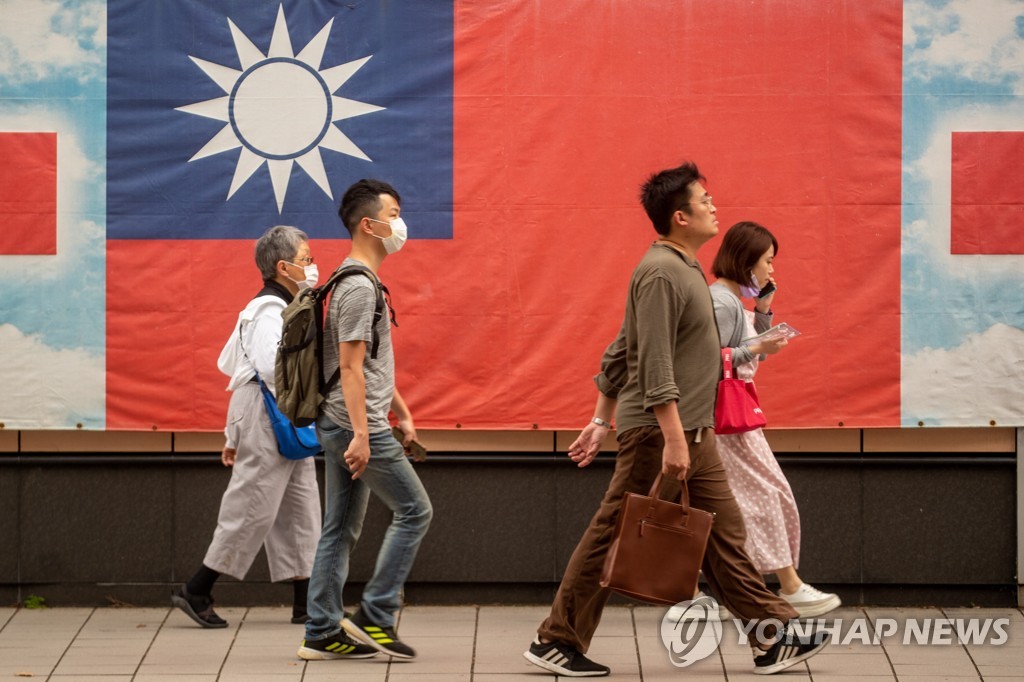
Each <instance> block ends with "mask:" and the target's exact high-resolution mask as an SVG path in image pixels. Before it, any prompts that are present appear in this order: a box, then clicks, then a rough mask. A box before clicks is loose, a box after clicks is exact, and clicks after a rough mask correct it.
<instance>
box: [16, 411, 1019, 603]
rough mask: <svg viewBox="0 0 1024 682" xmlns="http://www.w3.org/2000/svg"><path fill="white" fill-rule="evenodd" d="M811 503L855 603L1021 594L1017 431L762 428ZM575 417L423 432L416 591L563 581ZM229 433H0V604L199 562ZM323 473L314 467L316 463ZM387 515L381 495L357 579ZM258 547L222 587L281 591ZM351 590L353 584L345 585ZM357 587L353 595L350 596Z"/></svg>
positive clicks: (510, 594)
mask: <svg viewBox="0 0 1024 682" xmlns="http://www.w3.org/2000/svg"><path fill="white" fill-rule="evenodd" d="M768 434H769V439H770V441H771V442H772V446H773V449H775V451H776V453H777V455H778V456H779V459H780V461H781V462H782V465H783V468H784V470H785V471H786V475H787V476H788V477H789V479H790V482H791V484H792V486H793V489H794V492H795V494H796V497H797V501H798V502H799V504H800V509H801V517H802V525H803V542H802V561H801V566H800V572H801V575H802V576H803V577H804V578H805V579H806V580H807V581H808V582H812V583H814V584H815V585H817V586H819V587H828V588H831V589H834V590H836V591H838V592H839V593H840V595H841V596H842V597H843V599H844V602H846V603H848V604H905V605H910V604H939V605H969V604H984V605H1010V604H1014V603H1016V602H1017V600H1018V598H1019V595H1018V592H1019V589H1020V588H1019V586H1020V583H1019V579H1018V569H1017V567H1018V565H1019V563H1020V562H1021V561H1022V559H1021V557H1020V553H1021V549H1020V546H1021V542H1020V539H1019V527H1020V526H1021V525H1022V523H1024V522H1022V521H1021V518H1022V517H1021V515H1022V514H1024V511H1022V509H1024V506H1022V505H1020V502H1019V491H1020V489H1021V483H1020V481H1019V473H1018V468H1017V453H1018V451H1019V439H1020V438H1019V436H1018V434H1017V433H1016V431H1015V430H1014V429H995V428H993V429H928V430H925V429H915V430H898V429H893V430H863V431H861V430H855V429H851V430H821V431H816V430H808V431H778V430H776V431H769V432H768ZM573 435H574V434H571V433H554V432H540V431H533V432H499V433H485V432H470V433H460V432H456V431H451V432H425V433H423V434H422V438H423V440H424V441H425V442H426V444H427V446H428V447H429V448H430V450H431V456H430V459H429V460H428V461H427V462H425V463H422V464H417V467H418V469H419V471H420V474H421V477H422V478H423V480H424V483H425V485H426V486H427V489H428V490H429V491H430V494H431V498H432V500H433V502H434V506H435V521H434V525H433V527H432V529H431V532H430V534H429V535H428V537H427V540H426V541H425V543H424V546H423V548H422V550H421V554H420V557H419V559H418V561H417V563H416V567H415V569H414V571H413V574H412V576H411V579H410V582H409V585H408V588H407V598H408V600H409V601H411V602H420V603H428V602H429V603H493V602H509V603H534V602H545V601H548V600H549V599H550V597H551V595H552V594H553V590H554V588H555V587H556V585H557V582H558V580H559V578H560V577H561V574H562V571H563V569H564V566H565V562H566V560H567V559H568V556H569V554H570V552H571V551H572V548H573V546H574V545H575V542H576V540H577V539H578V538H579V535H580V533H581V532H582V530H583V528H584V527H585V526H586V524H587V522H588V521H589V518H590V516H591V514H592V513H593V511H594V510H595V508H596V505H597V502H598V501H599V500H600V497H601V494H602V492H603V490H604V487H605V485H606V483H607V481H608V478H609V476H610V474H611V470H612V466H613V464H614V459H613V453H612V452H611V451H610V450H611V447H612V444H611V442H609V444H608V447H609V452H608V453H607V454H603V455H602V457H600V458H599V459H598V460H597V461H596V462H595V464H594V465H592V466H591V467H589V468H587V469H583V470H579V469H577V468H576V467H575V466H573V465H572V463H571V462H569V461H568V460H567V459H566V458H565V457H564V455H562V454H559V453H562V452H564V451H565V448H566V446H567V445H568V443H569V442H571V440H572V438H573ZM220 444H221V437H220V435H219V434H194V433H193V434H167V433H110V432H106V433H95V432H75V433H66V432H24V433H16V432H0V604H13V603H15V602H18V601H21V600H23V599H24V598H25V597H26V596H27V595H29V594H37V595H41V596H43V597H45V598H46V599H47V603H49V604H54V605H63V604H95V603H101V604H102V603H121V602H123V603H131V604H140V605H141V604H163V603H165V602H166V601H167V595H168V594H169V592H170V589H171V587H172V586H173V585H174V584H175V583H178V582H181V581H184V580H186V579H187V578H188V577H189V576H190V575H191V574H192V573H193V572H194V571H195V569H196V568H197V567H198V565H199V562H201V560H202V557H203V554H204V552H205V549H206V545H207V543H208V542H209V540H210V537H211V534H212V532H213V527H214V524H215V522H216V514H217V508H218V505H219V503H220V495H221V493H222V492H223V490H224V486H225V484H226V482H227V479H228V477H229V475H230V472H229V471H228V470H226V469H225V468H224V467H222V466H221V465H220V464H219V460H218V458H217V455H216V452H217V450H218V448H219V446H220ZM321 480H322V476H321ZM386 524H387V513H386V510H384V509H383V508H382V507H381V506H380V505H378V504H375V503H374V504H372V506H371V510H370V514H369V515H368V518H367V523H366V528H365V531H364V535H363V540H362V542H361V543H360V545H359V547H358V548H357V551H356V553H355V555H354V557H353V565H352V581H353V590H357V589H358V583H359V582H360V581H364V580H365V579H366V578H367V577H368V576H369V574H370V571H371V570H372V565H373V560H374V555H375V551H376V548H377V546H378V545H379V541H380V538H381V537H382V535H383V531H384V528H385V527H386ZM268 580H269V578H268V573H267V569H266V565H265V560H264V559H263V558H262V556H261V557H260V558H258V559H257V561H256V564H255V565H254V567H253V570H252V571H251V572H250V575H249V576H248V578H247V580H246V581H245V582H243V583H238V582H235V581H232V580H223V581H222V582H221V584H219V586H218V589H217V597H218V600H219V601H220V602H221V603H225V604H231V603H246V604H254V603H269V604H273V603H285V602H287V601H288V600H289V599H290V589H289V588H288V587H287V586H282V585H272V584H269V582H268ZM352 594H353V595H354V594H355V592H353V593H352ZM350 596H351V595H350Z"/></svg>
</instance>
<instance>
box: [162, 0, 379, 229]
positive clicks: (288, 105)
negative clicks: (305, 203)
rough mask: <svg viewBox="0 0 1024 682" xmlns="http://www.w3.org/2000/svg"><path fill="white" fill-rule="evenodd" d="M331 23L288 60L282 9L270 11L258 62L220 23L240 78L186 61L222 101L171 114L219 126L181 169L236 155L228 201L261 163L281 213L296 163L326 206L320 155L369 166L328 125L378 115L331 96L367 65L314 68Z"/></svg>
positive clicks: (255, 52)
mask: <svg viewBox="0 0 1024 682" xmlns="http://www.w3.org/2000/svg"><path fill="white" fill-rule="evenodd" d="M333 23H334V19H331V20H330V21H328V22H327V24H326V25H325V26H324V27H323V28H322V29H320V32H319V33H317V34H316V36H315V37H314V38H313V39H312V40H310V41H309V44H307V45H306V47H305V48H303V49H302V51H301V52H299V54H298V55H296V54H295V53H294V51H293V50H292V43H291V37H290V35H289V33H288V23H287V21H285V18H284V8H283V7H282V6H278V9H277V21H276V23H275V24H274V33H273V35H272V36H271V38H270V49H269V50H268V51H267V54H266V55H264V54H263V53H262V52H261V51H260V49H259V48H258V47H256V46H255V45H254V44H253V43H252V41H250V40H249V39H248V38H247V37H246V36H245V35H244V34H243V33H242V32H241V31H240V30H239V29H238V27H237V26H235V24H234V23H233V22H232V21H231V19H230V18H229V19H228V26H229V27H230V29H231V36H232V38H233V40H234V43H235V50H236V51H237V52H238V60H239V62H240V63H241V66H242V69H241V70H238V69H233V68H231V67H228V66H222V65H220V64H214V63H212V62H208V61H205V60H202V59H199V58H197V57H193V56H191V55H189V59H191V60H192V61H193V62H195V64H196V65H197V66H198V67H199V68H200V69H202V70H203V72H204V73H205V74H206V75H207V76H209V77H210V79H211V80H213V82H214V83H216V84H217V85H218V86H220V88H221V89H222V90H223V91H224V92H225V93H227V96H226V97H218V98H216V99H210V100H206V101H205V102H197V103H195V104H189V105H187V106H183V107H177V110H178V111H184V112H186V113H189V114H195V115H197V116H205V117H207V118H213V119H216V120H218V121H224V122H225V123H227V125H225V126H224V127H223V128H222V129H221V130H220V132H218V133H217V134H216V135H214V136H213V138H212V139H211V140H210V141H209V142H207V143H206V145H205V146H203V148H202V149H200V150H199V151H198V152H196V153H195V155H194V156H193V157H192V158H191V159H189V162H192V161H196V160H197V159H202V158H205V157H207V156H212V155H214V154H220V153H221V152H226V151H229V150H231V149H237V148H238V147H241V148H242V151H241V153H240V154H239V156H238V164H237V165H236V166H235V175H234V177H233V178H232V179H231V188H230V189H229V190H228V196H227V198H228V199H230V198H231V197H232V196H233V195H234V194H235V192H237V191H238V189H239V188H241V187H242V185H244V184H245V182H246V181H247V180H248V179H249V178H250V177H252V175H253V173H255V172H256V171H257V170H259V169H260V168H261V167H262V166H263V164H264V163H266V164H267V168H268V169H269V171H270V181H271V184H272V185H273V187H274V198H275V199H276V200H277V212H278V213H281V210H282V208H283V207H284V200H285V196H286V195H287V193H288V180H289V178H290V177H291V172H292V164H293V163H298V164H299V167H301V168H302V170H304V171H306V174H307V175H309V177H310V178H312V179H313V182H315V183H316V184H317V186H318V187H320V189H322V190H323V191H324V193H325V194H327V196H328V197H331V198H333V195H332V194H331V185H330V183H329V182H328V180H327V171H326V170H325V169H324V163H323V159H321V157H320V148H321V147H323V148H324V149H331V150H333V151H336V152H341V153H342V154H348V155H349V156H354V157H356V158H359V159H364V160H366V161H370V157H368V156H367V155H366V154H364V153H363V151H362V150H361V149H360V148H359V147H357V146H356V144H355V143H354V142H352V140H350V139H349V138H348V137H347V136H346V135H345V133H343V132H341V130H340V129H339V128H338V127H336V126H335V125H333V123H334V122H336V121H341V120H344V119H347V118H352V117H354V116H362V115H363V114H371V113H373V112H375V111H381V110H382V109H384V107H378V106H374V105H373V104H366V103H365V102H357V101H355V100H351V99H345V98H344V97H337V96H335V95H334V93H335V92H337V91H338V89H339V88H340V87H341V86H342V85H343V84H344V83H345V81H347V80H348V79H349V78H351V77H352V75H353V74H355V72H356V71H358V70H359V69H360V67H362V66H363V64H365V63H366V62H367V61H369V59H370V57H364V58H363V59H357V60H355V61H351V62H348V63H345V64H342V65H340V66H335V67H333V68H330V69H325V70H323V71H321V70H320V61H321V59H323V55H324V48H325V47H326V46H327V37H328V36H329V35H330V32H331V25H332V24H333ZM370 56H373V55H370Z"/></svg>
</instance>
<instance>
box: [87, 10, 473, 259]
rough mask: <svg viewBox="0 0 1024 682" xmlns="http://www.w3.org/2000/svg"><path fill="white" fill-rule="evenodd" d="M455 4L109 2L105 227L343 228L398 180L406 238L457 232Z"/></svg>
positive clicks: (242, 231)
mask: <svg viewBox="0 0 1024 682" xmlns="http://www.w3.org/2000/svg"><path fill="white" fill-rule="evenodd" d="M453 21H454V19H453V9H452V6H451V5H450V4H448V3H434V2H431V3H425V2H415V3H397V2H395V3H376V2H369V3H351V4H346V3H343V2H324V1H317V2H298V1H294V2H284V3H281V4H278V3H276V2H274V3H270V2H253V1H252V0H247V1H241V0H159V1H158V0H152V1H145V2H143V1H141V0H110V2H109V5H108V32H109V37H108V67H107V75H108V78H107V83H108V85H107V98H108V108H107V111H108V117H107V174H108V175H107V236H108V238H109V239H250V238H254V237H256V236H258V235H259V234H260V233H261V232H262V231H263V230H265V229H266V228H267V227H269V226H271V225H275V224H288V225H295V226H297V227H299V228H301V229H303V230H305V231H306V232H308V233H309V234H310V236H311V237H315V238H337V237H339V236H343V235H345V234H346V233H345V231H344V229H343V228H341V226H340V223H339V219H338V217H337V208H338V203H339V201H340V199H341V195H342V194H343V193H344V191H345V189H346V188H347V187H348V185H349V184H351V183H352V182H354V181H356V180H358V179H359V178H364V177H375V178H379V179H382V180H386V181H388V182H390V183H392V184H393V185H394V186H395V187H396V188H397V189H398V191H399V192H400V193H401V194H402V198H403V209H404V210H405V211H407V212H408V213H409V214H410V215H415V216H416V218H415V221H412V220H410V223H411V224H412V226H413V227H412V228H411V235H410V236H411V237H414V238H428V239H430V238H433V239H450V238H451V236H452V94H453V66H452V64H453Z"/></svg>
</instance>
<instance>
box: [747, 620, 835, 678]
mask: <svg viewBox="0 0 1024 682" xmlns="http://www.w3.org/2000/svg"><path fill="white" fill-rule="evenodd" d="M830 637H831V633H830V632H815V633H812V634H810V635H807V636H805V637H797V636H796V634H794V633H793V631H792V630H791V629H790V628H782V630H781V631H780V632H779V638H778V639H777V640H776V641H775V644H772V647H771V648H770V649H768V651H766V652H764V653H763V654H761V655H760V656H755V657H754V674H755V675H771V674H772V673H777V672H779V671H780V670H785V669H786V668H788V667H790V666H794V665H796V664H797V663H799V662H800V661H805V660H807V659H808V658H810V657H811V656H813V655H814V654H816V653H819V652H821V650H822V649H824V648H825V646H826V645H827V644H828V640H829V638H830Z"/></svg>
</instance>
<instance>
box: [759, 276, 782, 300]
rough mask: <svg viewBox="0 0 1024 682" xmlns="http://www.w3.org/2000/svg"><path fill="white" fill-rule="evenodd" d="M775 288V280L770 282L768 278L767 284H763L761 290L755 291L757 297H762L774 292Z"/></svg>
mask: <svg viewBox="0 0 1024 682" xmlns="http://www.w3.org/2000/svg"><path fill="white" fill-rule="evenodd" d="M777 288H778V287H776V286H775V282H772V281H771V280H769V281H768V284H765V285H764V288H763V289H761V291H759V292H757V297H758V298H764V297H765V296H768V295H769V294H774V293H775V290H776V289H777Z"/></svg>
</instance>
